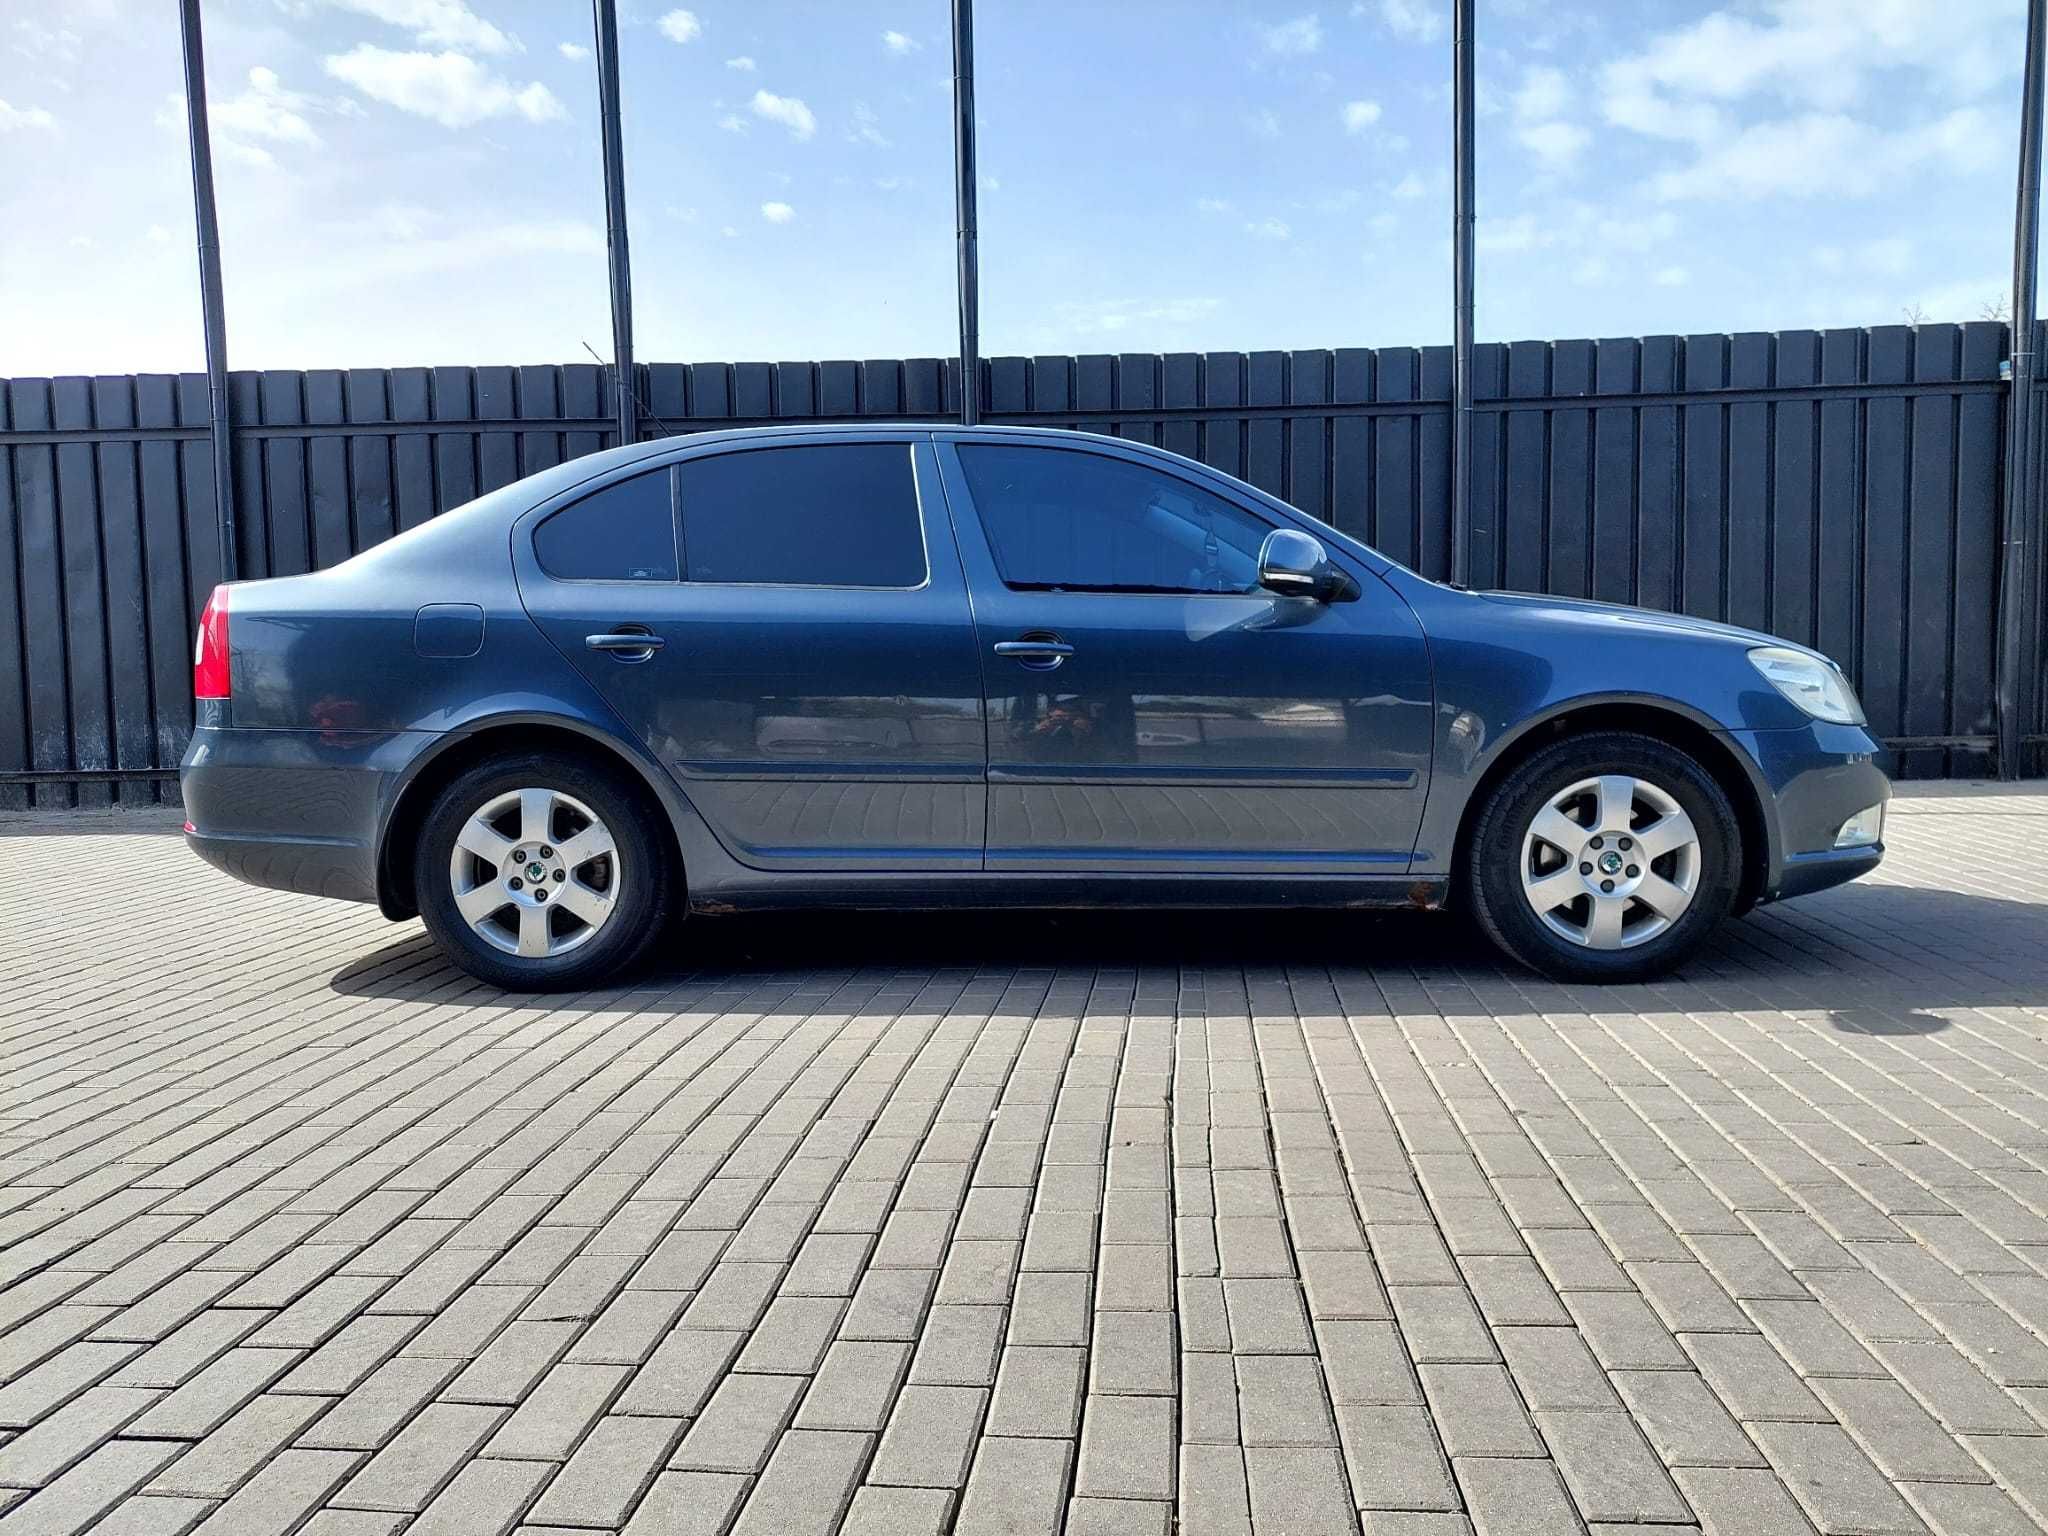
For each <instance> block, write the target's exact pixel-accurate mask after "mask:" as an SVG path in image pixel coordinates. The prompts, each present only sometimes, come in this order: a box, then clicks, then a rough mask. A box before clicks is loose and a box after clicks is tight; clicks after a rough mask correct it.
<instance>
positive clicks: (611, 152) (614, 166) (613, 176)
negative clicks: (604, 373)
mask: <svg viewBox="0 0 2048 1536" xmlns="http://www.w3.org/2000/svg"><path fill="white" fill-rule="evenodd" d="M593 4H594V12H595V14H594V16H593V21H594V23H595V26H596V29H597V115H598V120H599V123H600V125H601V134H600V137H601V138H602V140H603V144H604V244H605V252H606V254H607V255H608V256H609V257H610V259H611V290H612V388H613V391H614V395H615V399H614V402H613V403H614V405H615V406H616V408H617V411H618V418H619V446H620V447H621V448H624V447H626V446H627V445H628V444H631V443H636V442H638V441H639V440H640V419H639V410H638V406H639V397H638V396H637V394H636V393H635V392H634V387H633V263H632V259H631V256H630V254H629V252H628V249H627V244H626V149H625V134H624V131H623V128H622V127H621V124H620V120H619V8H618V4H617V0H593Z"/></svg>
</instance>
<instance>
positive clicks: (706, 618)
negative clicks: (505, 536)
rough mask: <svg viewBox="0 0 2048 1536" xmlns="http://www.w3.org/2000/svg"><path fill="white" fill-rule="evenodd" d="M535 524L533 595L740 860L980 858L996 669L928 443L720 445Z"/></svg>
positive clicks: (524, 563)
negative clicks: (977, 638) (970, 599)
mask: <svg viewBox="0 0 2048 1536" xmlns="http://www.w3.org/2000/svg"><path fill="white" fill-rule="evenodd" d="M531 526H532V529H533V532H532V540H531V544H530V546H525V545H524V544H523V543H522V541H520V540H517V539H515V559H516V560H517V561H518V563H519V567H520V592H521V596H522V598H523V599H524V601H525V603H526V607H527V611H528V612H529V613H530V614H532V616H533V618H534V620H535V621H536V622H537V623H538V624H539V625H540V626H541V628H542V629H543V630H544V631H545V632H546V633H547V635H548V637H549V638H550V639H551V640H552V641H553V642H554V644H555V645H556V647H557V648H558V649H560V651H561V652H562V654H563V655H564V656H566V657H568V658H569V660H570V661H571V663H572V664H573V665H575V666H576V667H577V668H579V669H580V670H581V671H582V673H583V675H584V676H585V677H587V678H588V679H589V680H590V681H591V683H592V684H594V685H595V686H596V687H597V688H598V689H599V691H601V692H602V693H603V694H604V696H605V698H606V699H607V700H608V701H609V702H610V703H611V705H612V706H613V708H614V709H616V710H617V711H618V713H619V714H620V715H621V716H622V717H623V718H624V719H625V721H626V722H627V724H628V725H629V726H630V727H631V728H632V729H633V730H634V731H636V732H637V733H639V735H640V737H641V739H642V741H643V743H644V744H645V745H646V746H647V747H648V748H649V750H651V751H652V752H653V753H654V754H655V756H656V757H658V758H659V759H660V760H661V761H662V763H663V764H664V765H666V766H667V767H668V769H669V770H670V771H671V772H672V773H673V774H674V775H675V776H676V778H677V779H678V781H679V782H680V783H681V784H682V786H683V789H684V791H685V793H687V794H688V795H689V797H690V800H691V803H692V804H693V805H695V806H696V808H697V810H698V812H699V813H700V814H701V815H702V816H703V817H704V819H705V821H706V822H707V823H708V824H709V826H710V827H711V830H712V831H713V833H714V834H716V835H717V837H718V838H719V840H720V841H721V842H722V843H724V844H725V846H726V848H727V850H728V851H729V852H731V853H732V854H733V855H734V856H735V857H736V858H738V859H740V860H742V861H743V862H745V863H749V864H753V865H755V866H757V867H761V868H786V869H907V870H915V869H963V870H964V869H978V868H979V867H980V865H981V844H982V830H983V823H984V816H985V812H984V804H985V785H984V778H983V774H984V766H985V762H986V749H985V732H984V728H983V724H982V702H981V666H980V659H979V657H978V656H977V654H976V651H975V646H974V631H973V626H972V623H971V622H970V619H969V613H968V605H967V591H966V586H965V584H964V582H963V580H962V577H961V573H960V562H959V559H958V557H957V556H956V555H955V554H954V551H953V546H952V533H951V529H950V527H949V526H948V523H947V518H946V514H945V508H944V501H943V497H942V496H941V494H940V492H939V489H938V482H937V472H936V468H935V463H934V459H933V456H932V448H931V444H930V441H929V439H926V438H922V437H918V438H912V437H910V436H909V435H908V434H905V435H904V436H902V437H899V438H896V439H894V440H891V441H881V442H877V441H860V440H858V439H849V440H845V441H822V442H821V441H820V440H819V439H817V438H816V437H810V438H807V439H805V440H803V441H801V442H797V441H784V442H780V443H777V442H773V441H770V442H766V443H762V444H759V445H751V444H750V445H748V446H745V447H737V448H736V447H732V446H730V445H719V446H716V447H713V448H711V449H708V450H707V451H705V452H703V453H699V454H695V455H689V456H685V457H683V458H681V459H680V460H678V461H677V462H676V463H674V464H673V465H670V466H667V467H664V468H661V469H657V470H654V471H651V472H644V473H642V474H641V475H640V476H638V477H636V478H629V479H625V480H621V481H617V482H614V483H613V484H611V485H609V486H607V487H605V488H603V489H601V490H599V491H597V492H596V493H594V494H592V495H589V496H586V497H584V498H583V499H581V500H579V501H575V502H572V503H571V504H569V505H567V506H565V507H562V508H559V509H552V510H549V511H546V512H544V513H543V515H542V516H540V517H539V518H538V519H537V520H536V521H535V522H534V523H533V524H532V525H531Z"/></svg>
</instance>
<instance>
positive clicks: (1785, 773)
mask: <svg viewBox="0 0 2048 1536" xmlns="http://www.w3.org/2000/svg"><path fill="white" fill-rule="evenodd" d="M1731 734H1732V735H1733V737H1734V739H1735V741H1736V742H1737V743H1738V744H1739V745H1740V746H1741V747H1742V748H1743V750H1744V751H1746V752H1748V753H1749V755H1750V756H1751V757H1752V758H1753V759H1754V760H1755V761H1756V764H1757V766H1758V767H1759V768H1760V769H1761V770H1762V771H1763V776H1764V779H1765V781H1766V782H1767V784H1768V785H1769V786H1770V789H1771V799H1772V807H1773V811H1774V818H1775V823H1776V825H1775V827H1774V828H1773V837H1772V848H1771V858H1770V870H1769V874H1768V876H1767V878H1766V879H1765V882H1764V888H1763V890H1762V892H1761V893H1760V899H1761V900H1763V901H1779V900H1782V899H1783V898H1785V897H1788V896H1805V895H1809V894H1810V893H1812V892H1814V891H1822V890H1826V889H1827V888H1828V887H1829V886H1831V885H1840V884H1841V883H1842V882H1843V881H1845V880H1854V879H1855V878H1856V877H1857V876H1859V875H1865V874H1868V873H1869V872H1870V871H1871V870H1873V869H1875V868H1877V866H1878V864H1879V863H1880V862H1881V861H1882V860H1883V858H1884V844H1883V843H1881V842H1879V843H1874V844H1869V845H1866V846H1863V847H1858V848H1837V847H1836V846H1835V834H1836V833H1837V832H1838V831H1840V830H1841V826H1842V823H1843V822H1845V821H1847V820H1848V819H1849V818H1850V817H1851V816H1854V815H1855V814H1856V813H1857V812H1858V811H1861V810H1865V809H1867V808H1869V807H1870V806H1873V805H1884V804H1886V803H1887V802H1889V801H1890V799H1891V797H1892V786H1891V780H1890V779H1888V778H1886V777H1885V773H1884V770H1883V769H1882V768H1880V767H1879V766H1878V758H1879V756H1880V754H1881V753H1882V752H1883V748H1882V747H1881V746H1879V745H1878V743H1877V741H1876V739H1875V738H1874V737H1872V736H1871V734H1870V733H1869V732H1868V731H1866V730H1864V729H1863V728H1862V727H1861V726H1850V725H1828V724H1824V723H1819V722H1816V723H1815V724H1813V725H1811V726H1807V727H1803V728H1800V729H1795V730H1787V731H1736V732H1732V733H1731Z"/></svg>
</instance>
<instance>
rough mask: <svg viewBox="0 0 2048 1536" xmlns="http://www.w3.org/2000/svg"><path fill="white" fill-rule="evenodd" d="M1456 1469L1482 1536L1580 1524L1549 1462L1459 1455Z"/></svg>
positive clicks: (1468, 1508)
mask: <svg viewBox="0 0 2048 1536" xmlns="http://www.w3.org/2000/svg"><path fill="white" fill-rule="evenodd" d="M1454 1468H1455V1471H1456V1475H1457V1479H1458V1486H1459V1488H1460V1489H1462V1490H1463V1491H1464V1495H1465V1507H1466V1511H1467V1513H1468V1514H1469V1515H1470V1516H1471V1520H1472V1526H1473V1529H1474V1530H1476V1531H1478V1532H1479V1533H1480V1536H1502V1533H1506V1532H1521V1531H1559V1532H1569V1531H1575V1530H1577V1529H1579V1528H1580V1527H1579V1517H1578V1514H1577V1512H1576V1511H1575V1510H1574V1509H1573V1508H1572V1501H1571V1499H1570V1497H1569V1496H1568V1495H1567V1494H1566V1493H1565V1490H1564V1486H1563V1485H1562V1484H1561V1483H1560V1482H1559V1481H1558V1476H1557V1468H1556V1467H1554V1466H1552V1465H1551V1464H1550V1463H1549V1462H1547V1461H1538V1460H1534V1459H1531V1458H1527V1457H1516V1458H1513V1459H1493V1458H1489V1457H1484V1456H1474V1457H1466V1458H1462V1459H1460V1460H1459V1461H1457V1462H1456V1463H1454Z"/></svg>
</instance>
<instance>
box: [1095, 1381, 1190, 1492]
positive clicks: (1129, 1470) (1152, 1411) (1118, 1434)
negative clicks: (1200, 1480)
mask: <svg viewBox="0 0 2048 1536" xmlns="http://www.w3.org/2000/svg"><path fill="white" fill-rule="evenodd" d="M1177 1418H1178V1415H1177V1413H1176V1412H1175V1407H1174V1403H1173V1400H1172V1399H1171V1398H1166V1397H1098V1396H1095V1395H1093V1394H1090V1396H1089V1398H1088V1401H1087V1403H1086V1405H1085V1407H1084V1409H1083V1411H1082V1416H1081V1456H1080V1462H1079V1465H1078V1468H1077V1470H1076V1473H1075V1480H1074V1491H1075V1493H1077V1494H1080V1495H1082V1496H1085V1497H1090V1498H1105V1499H1171V1498H1172V1497H1173V1486H1174V1485H1173V1477H1174V1465H1175V1462H1176V1460H1177V1456H1176V1445H1177V1443H1178V1441H1177V1426H1176V1421H1177Z"/></svg>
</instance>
